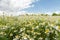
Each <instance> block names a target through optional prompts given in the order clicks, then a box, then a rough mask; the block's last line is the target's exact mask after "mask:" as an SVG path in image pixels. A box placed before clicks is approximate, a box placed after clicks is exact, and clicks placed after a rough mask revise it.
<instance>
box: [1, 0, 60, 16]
mask: <svg viewBox="0 0 60 40" xmlns="http://www.w3.org/2000/svg"><path fill="white" fill-rule="evenodd" d="M0 12H9V14H10V12H14V13H12V14H13V15H14V14H21V13H48V14H51V13H53V12H57V13H60V0H0ZM0 14H2V13H0Z"/></svg>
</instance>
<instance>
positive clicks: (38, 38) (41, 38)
mask: <svg viewBox="0 0 60 40" xmlns="http://www.w3.org/2000/svg"><path fill="white" fill-rule="evenodd" d="M59 35H60V16H1V17H0V40H60V36H59Z"/></svg>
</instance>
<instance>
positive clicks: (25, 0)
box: [0, 0, 37, 11]
mask: <svg viewBox="0 0 60 40" xmlns="http://www.w3.org/2000/svg"><path fill="white" fill-rule="evenodd" d="M35 1H37V0H0V10H1V11H19V10H22V9H25V8H29V7H33V5H31V4H32V3H33V2H35Z"/></svg>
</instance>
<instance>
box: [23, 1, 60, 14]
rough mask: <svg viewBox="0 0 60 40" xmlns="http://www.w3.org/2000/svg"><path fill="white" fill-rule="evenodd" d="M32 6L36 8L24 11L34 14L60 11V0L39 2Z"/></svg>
mask: <svg viewBox="0 0 60 40" xmlns="http://www.w3.org/2000/svg"><path fill="white" fill-rule="evenodd" d="M32 4H33V5H34V7H30V8H27V9H24V10H25V11H27V12H33V13H39V12H40V13H45V12H56V11H60V0H39V1H37V2H35V3H32Z"/></svg>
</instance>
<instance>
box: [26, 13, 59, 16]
mask: <svg viewBox="0 0 60 40" xmlns="http://www.w3.org/2000/svg"><path fill="white" fill-rule="evenodd" d="M25 15H27V16H28V15H29V14H25ZM37 15H38V16H60V13H52V14H51V15H50V14H31V15H30V16H37Z"/></svg>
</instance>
